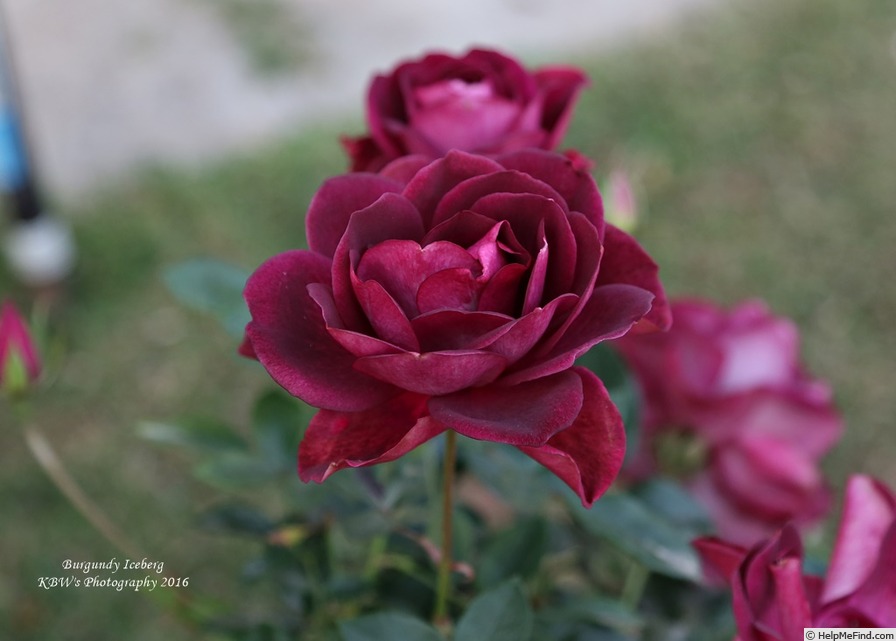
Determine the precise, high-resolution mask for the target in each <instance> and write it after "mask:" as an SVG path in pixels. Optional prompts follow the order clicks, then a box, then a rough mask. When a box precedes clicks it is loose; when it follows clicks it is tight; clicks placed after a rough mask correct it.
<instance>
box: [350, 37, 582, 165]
mask: <svg viewBox="0 0 896 641" xmlns="http://www.w3.org/2000/svg"><path fill="white" fill-rule="evenodd" d="M585 83H586V77H585V75H584V73H582V71H581V70H579V69H576V68H574V67H546V68H543V69H539V70H536V71H534V72H529V71H527V70H526V69H524V68H523V67H522V66H521V65H520V63H519V62H517V61H516V60H514V59H513V58H510V57H508V56H505V55H503V54H501V53H498V52H497V51H491V50H482V49H474V50H472V51H470V52H468V53H466V54H465V55H463V56H460V57H455V56H450V55H446V54H442V53H431V54H429V55H427V56H425V57H423V58H422V59H420V60H413V61H408V62H404V63H402V64H399V65H398V66H397V67H396V68H395V69H394V70H392V71H391V72H390V73H388V74H386V75H380V76H376V77H375V78H374V80H373V82H372V83H371V86H370V89H369V91H368V95H367V122H368V127H369V130H370V133H369V135H367V136H361V137H358V138H349V139H345V140H343V144H344V146H345V148H346V150H347V151H348V153H349V156H350V157H351V167H352V169H353V170H354V171H376V170H379V169H380V168H382V167H383V165H385V164H386V163H387V162H389V161H390V160H394V159H396V158H399V157H401V156H405V155H409V154H422V155H425V156H428V157H430V158H437V157H439V156H442V155H443V154H444V153H445V152H447V151H449V150H450V149H460V150H462V151H470V152H477V153H484V154H498V153H503V152H509V151H514V150H517V149H522V148H526V147H537V148H541V149H555V148H556V146H557V145H558V144H559V142H560V139H561V138H562V137H563V134H564V132H565V131H566V127H567V124H568V122H569V118H570V116H571V114H572V109H573V105H574V103H575V100H576V97H577V96H578V94H579V92H580V91H581V89H582V88H583V87H584V85H585Z"/></svg>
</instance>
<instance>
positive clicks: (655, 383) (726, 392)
mask: <svg viewBox="0 0 896 641" xmlns="http://www.w3.org/2000/svg"><path fill="white" fill-rule="evenodd" d="M672 310H673V315H674V317H675V325H674V327H673V328H672V329H671V330H670V331H669V332H667V333H664V334H656V335H650V336H633V337H625V338H624V339H622V340H619V341H617V342H616V343H615V344H616V346H617V347H618V348H619V350H620V352H621V353H622V355H623V356H624V358H625V359H626V361H627V362H628V363H629V364H630V365H631V367H632V369H633V371H634V373H635V376H636V378H637V380H638V382H639V384H640V387H641V389H642V392H643V398H644V406H643V409H644V417H643V430H644V435H643V439H642V444H641V447H640V449H639V452H638V455H637V456H636V457H635V459H634V461H633V463H632V468H631V470H630V471H631V474H632V476H634V477H636V478H637V477H641V476H643V475H646V474H649V473H652V472H654V471H655V470H656V469H658V468H659V467H663V460H662V459H663V457H664V453H663V452H662V449H663V446H664V445H668V443H669V440H668V438H667V437H668V436H669V435H670V434H679V435H682V434H683V435H685V436H686V437H687V438H690V439H693V441H694V442H696V444H697V447H698V449H699V450H701V451H702V454H703V457H702V459H701V460H700V461H697V462H696V463H695V462H691V465H692V467H695V468H696V469H687V470H682V471H681V472H682V473H683V475H684V476H685V477H686V481H687V482H688V484H689V486H690V488H691V490H692V491H693V492H694V493H695V495H696V496H697V497H698V498H699V499H700V500H701V501H702V502H703V503H704V504H705V505H706V506H707V508H708V509H709V512H710V514H711V516H712V517H713V520H714V522H715V524H716V526H717V528H718V530H719V533H720V534H721V536H723V537H724V538H727V539H730V540H733V541H737V542H739V543H742V544H752V543H754V542H755V541H757V540H758V539H760V538H765V537H767V536H769V535H770V534H771V533H772V532H773V531H774V530H776V529H777V528H779V527H780V526H781V525H783V524H784V523H786V522H787V521H791V520H797V521H812V520H814V519H816V518H818V517H820V516H822V515H823V514H824V513H825V512H826V510H827V508H828V505H829V492H828V489H827V486H826V484H825V482H824V479H823V477H822V474H821V471H820V469H819V467H818V461H819V459H820V458H821V456H823V455H824V454H825V453H826V452H827V451H828V450H829V449H830V448H831V447H832V446H833V445H834V443H835V442H836V441H837V439H838V438H839V436H840V433H841V431H842V424H841V420H840V418H839V416H838V414H837V413H836V411H835V410H834V408H833V405H832V401H831V392H830V389H829V387H828V386H827V385H826V384H825V383H823V382H821V381H817V380H813V379H811V378H809V377H808V376H807V375H806V374H805V372H803V370H802V368H801V366H800V362H799V335H798V332H797V330H796V327H795V326H794V325H793V323H792V322H790V321H789V320H787V319H784V318H780V317H776V316H774V315H772V314H771V313H770V312H769V311H768V309H767V308H766V306H765V305H764V304H763V303H761V302H759V301H748V302H745V303H743V304H741V305H739V306H737V307H735V308H734V309H732V310H731V311H730V312H727V311H725V310H722V309H720V308H719V307H717V306H715V305H714V304H712V303H709V302H704V301H697V300H680V301H675V302H673V303H672Z"/></svg>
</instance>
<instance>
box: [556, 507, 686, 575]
mask: <svg viewBox="0 0 896 641" xmlns="http://www.w3.org/2000/svg"><path fill="white" fill-rule="evenodd" d="M567 503H568V504H569V506H570V509H571V510H572V511H573V514H574V515H575V517H576V518H577V519H578V520H579V521H580V522H581V523H582V525H583V526H584V527H585V529H586V530H587V531H588V532H590V533H591V534H594V535H596V536H600V537H603V538H606V539H607V540H609V541H611V542H612V543H614V544H615V545H616V546H617V547H618V548H620V549H621V550H623V551H625V552H627V553H628V554H629V555H631V556H632V557H633V558H634V559H635V560H637V561H639V562H640V563H642V564H643V565H644V566H645V567H647V568H649V569H651V570H653V571H654V572H659V573H660V574H664V575H666V576H671V577H675V578H679V579H689V580H692V581H697V580H699V579H700V576H701V574H700V562H699V560H698V558H697V554H696V552H694V549H693V548H692V547H691V537H692V533H691V532H689V531H688V530H686V529H683V528H681V527H678V526H676V525H674V524H672V523H670V522H669V521H668V520H666V519H665V518H663V516H662V515H661V514H659V513H658V512H656V511H655V510H652V509H649V508H648V507H647V506H645V504H644V503H642V502H641V501H639V500H638V499H637V498H635V497H633V496H629V495H626V494H611V495H608V496H604V497H603V498H601V499H600V500H599V501H598V502H597V503H595V504H594V507H592V508H591V509H590V510H585V509H584V508H582V506H581V505H580V504H579V503H578V501H573V500H571V499H569V498H568V497H567Z"/></svg>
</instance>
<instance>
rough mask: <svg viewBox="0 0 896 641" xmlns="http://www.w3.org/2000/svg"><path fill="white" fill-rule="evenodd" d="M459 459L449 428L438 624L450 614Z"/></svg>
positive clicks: (446, 446) (444, 463)
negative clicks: (453, 519)
mask: <svg viewBox="0 0 896 641" xmlns="http://www.w3.org/2000/svg"><path fill="white" fill-rule="evenodd" d="M456 459H457V434H455V433H454V430H448V431H447V433H446V437H445V459H444V461H443V463H442V465H443V474H444V477H443V480H442V554H441V558H440V559H439V574H438V579H437V583H436V607H435V614H434V615H433V620H434V621H435V623H436V624H439V623H441V622H442V621H444V620H445V619H446V618H447V616H448V591H449V589H450V587H451V565H452V563H451V545H452V542H451V534H452V523H451V518H452V514H453V512H454V499H453V489H454V468H455V466H456Z"/></svg>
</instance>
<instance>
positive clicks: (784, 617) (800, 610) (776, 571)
mask: <svg viewBox="0 0 896 641" xmlns="http://www.w3.org/2000/svg"><path fill="white" fill-rule="evenodd" d="M770 570H771V574H772V579H773V581H774V586H775V588H774V589H775V594H776V596H777V606H778V617H779V620H780V624H779V627H778V630H779V631H780V633H781V637H782V638H784V639H801V638H803V628H809V627H812V613H811V611H810V609H809V600H808V599H807V598H806V590H805V587H804V586H803V563H802V559H800V558H794V557H789V558H785V559H781V560H780V561H779V562H778V563H775V564H774V565H772V566H771V568H770Z"/></svg>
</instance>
